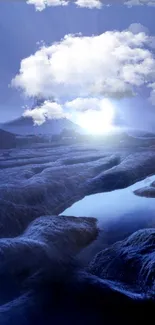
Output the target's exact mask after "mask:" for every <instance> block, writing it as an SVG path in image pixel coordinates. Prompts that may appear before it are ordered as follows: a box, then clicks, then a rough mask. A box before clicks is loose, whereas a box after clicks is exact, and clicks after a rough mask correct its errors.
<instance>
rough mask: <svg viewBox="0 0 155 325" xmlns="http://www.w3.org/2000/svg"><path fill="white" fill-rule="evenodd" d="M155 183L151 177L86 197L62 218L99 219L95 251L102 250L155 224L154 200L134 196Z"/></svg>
mask: <svg viewBox="0 0 155 325" xmlns="http://www.w3.org/2000/svg"><path fill="white" fill-rule="evenodd" d="M154 180H155V176H151V177H148V178H146V179H145V180H143V181H140V182H137V183H136V184H134V185H132V186H129V187H127V188H125V189H121V190H116V191H112V192H106V193H100V194H95V195H90V196H86V197H85V198H84V199H82V200H80V201H78V202H76V203H75V204H73V205H72V206H71V207H70V208H68V209H66V210H65V211H64V212H63V213H62V215H67V216H77V217H81V216H85V217H95V218H97V219H98V226H99V228H100V230H101V232H100V235H99V238H98V240H97V242H96V244H95V245H96V248H95V250H99V247H100V246H101V247H102V248H103V244H105V245H107V244H110V243H113V242H115V241H117V240H121V239H123V238H125V237H127V236H128V235H130V234H131V233H133V232H134V231H136V230H138V229H142V228H149V227H153V226H154V225H155V199H152V198H145V197H140V196H136V195H135V194H134V193H133V191H134V190H136V189H139V188H141V187H144V186H148V185H149V184H151V183H152V182H153V181H154ZM92 247H94V244H93V245H92ZM97 247H98V249H97Z"/></svg>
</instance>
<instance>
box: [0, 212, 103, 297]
mask: <svg viewBox="0 0 155 325" xmlns="http://www.w3.org/2000/svg"><path fill="white" fill-rule="evenodd" d="M97 233H98V230H97V225H96V219H94V218H76V217H66V216H65V217H57V216H47V217H46V216H45V217H40V218H38V219H36V220H35V221H34V222H32V223H31V224H30V225H29V227H28V228H27V229H26V231H25V232H24V233H23V234H22V235H21V236H18V237H14V238H12V239H11V238H7V239H1V240H0V277H1V280H2V278H3V277H4V276H6V274H7V275H8V277H9V276H10V277H11V278H12V279H13V281H15V282H16V281H17V282H18V283H19V281H20V278H21V279H22V281H23V280H25V278H26V277H30V276H33V274H34V273H35V272H38V271H39V270H40V269H44V268H48V267H50V264H51V263H53V264H56V265H57V268H58V265H60V267H62V262H65V263H67V262H68V261H70V259H71V258H72V257H73V256H75V255H76V254H77V253H79V251H80V250H81V249H83V248H84V247H86V246H87V245H88V244H90V243H91V242H92V241H93V240H94V239H95V238H96V237H97ZM0 294H1V293H0Z"/></svg>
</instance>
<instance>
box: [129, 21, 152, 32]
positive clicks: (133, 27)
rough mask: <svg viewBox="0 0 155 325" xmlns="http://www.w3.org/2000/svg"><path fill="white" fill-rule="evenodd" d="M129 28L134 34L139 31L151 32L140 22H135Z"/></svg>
mask: <svg viewBox="0 0 155 325" xmlns="http://www.w3.org/2000/svg"><path fill="white" fill-rule="evenodd" d="M128 30H129V31H130V32H131V33H133V34H138V33H145V34H149V29H148V28H147V27H145V26H143V25H142V24H140V23H133V24H131V25H130V26H129V28H128Z"/></svg>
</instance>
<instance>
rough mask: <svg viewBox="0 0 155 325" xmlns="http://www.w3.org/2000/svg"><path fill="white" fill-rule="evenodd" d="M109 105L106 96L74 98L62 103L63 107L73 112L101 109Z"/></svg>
mask: <svg viewBox="0 0 155 325" xmlns="http://www.w3.org/2000/svg"><path fill="white" fill-rule="evenodd" d="M110 106H111V103H110V101H109V100H108V99H107V98H103V99H101V98H96V97H89V98H76V99H74V100H72V101H67V102H66V103H65V105H64V107H65V109H67V110H71V111H73V112H87V111H90V110H94V111H103V110H105V109H107V108H109V107H110Z"/></svg>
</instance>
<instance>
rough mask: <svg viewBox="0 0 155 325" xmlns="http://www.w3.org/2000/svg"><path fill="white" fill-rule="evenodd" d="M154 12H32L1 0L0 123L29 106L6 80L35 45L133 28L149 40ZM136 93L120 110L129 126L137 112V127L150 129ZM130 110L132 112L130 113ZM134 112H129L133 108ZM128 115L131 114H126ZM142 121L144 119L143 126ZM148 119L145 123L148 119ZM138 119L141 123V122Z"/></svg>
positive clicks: (148, 109) (149, 110)
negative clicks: (141, 29) (145, 32)
mask: <svg viewBox="0 0 155 325" xmlns="http://www.w3.org/2000/svg"><path fill="white" fill-rule="evenodd" d="M154 17H155V8H153V7H149V6H134V7H132V8H130V9H129V8H127V7H126V6H124V5H118V4H117V5H112V6H110V7H103V8H102V9H100V10H98V9H87V8H77V7H76V6H75V5H74V4H70V5H68V6H57V7H48V8H46V9H45V10H43V11H41V12H37V11H36V10H35V7H34V6H33V5H28V4H27V3H26V2H25V1H24V0H23V1H13V0H7V1H6V0H4V1H1V3H0V43H1V50H0V113H1V114H0V122H3V121H6V120H11V119H14V118H16V117H18V116H20V115H21V114H22V113H23V105H26V104H30V103H31V100H30V99H29V98H28V97H24V96H23V94H22V92H20V91H18V90H17V89H16V88H13V87H9V84H10V83H11V80H12V79H13V78H14V77H15V76H16V75H17V74H18V73H19V69H20V64H21V61H22V60H23V59H24V58H26V57H29V56H30V55H31V54H34V53H35V52H36V51H37V49H38V45H37V42H40V41H42V40H43V41H44V42H45V44H46V45H47V46H50V45H51V44H52V43H53V42H55V41H60V40H61V39H62V38H63V37H64V36H65V35H67V34H75V33H79V32H81V33H82V35H83V36H90V37H91V36H92V34H94V35H100V34H102V33H105V32H106V31H114V30H119V31H123V30H125V29H127V28H128V27H129V26H130V25H131V24H133V23H140V24H142V25H143V26H146V27H147V28H148V29H149V31H150V34H151V35H155V24H154ZM145 93H146V90H144V91H141V92H140V95H139V96H138V97H136V98H135V99H131V98H129V99H128V98H124V99H123V100H121V101H120V102H119V103H118V102H116V106H119V107H120V106H121V107H122V109H124V112H126V111H127V113H126V114H127V115H126V116H128V118H129V120H131V123H132V122H133V123H134V124H135V125H138V123H139V121H138V116H139V113H140V112H142V115H141V120H142V122H141V123H142V124H143V123H150V121H151V123H152V125H153V127H154V124H153V122H152V116H153V115H152V114H154V109H155V108H154V107H152V106H151V105H150V104H149V103H148V101H147V99H146V96H145ZM131 106H132V107H131ZM133 106H134V108H133ZM130 112H131V114H130ZM146 116H147V117H148V119H147V120H146ZM149 116H150V117H149ZM143 117H144V118H143Z"/></svg>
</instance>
